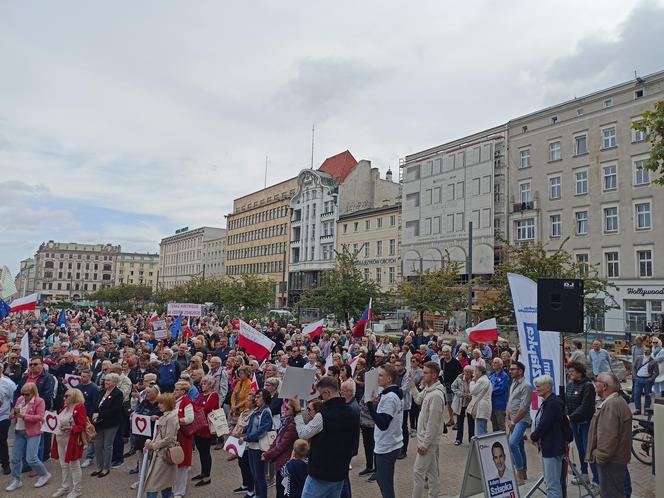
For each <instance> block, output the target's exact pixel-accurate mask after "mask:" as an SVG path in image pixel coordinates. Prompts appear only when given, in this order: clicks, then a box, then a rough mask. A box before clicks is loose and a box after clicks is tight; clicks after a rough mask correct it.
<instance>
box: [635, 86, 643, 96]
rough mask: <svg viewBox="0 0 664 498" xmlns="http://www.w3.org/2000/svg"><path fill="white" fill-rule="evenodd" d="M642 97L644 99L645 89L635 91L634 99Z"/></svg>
mask: <svg viewBox="0 0 664 498" xmlns="http://www.w3.org/2000/svg"><path fill="white" fill-rule="evenodd" d="M641 97H643V88H639V89H638V90H634V99H640V98H641Z"/></svg>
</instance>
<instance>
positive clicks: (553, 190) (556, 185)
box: [549, 176, 561, 200]
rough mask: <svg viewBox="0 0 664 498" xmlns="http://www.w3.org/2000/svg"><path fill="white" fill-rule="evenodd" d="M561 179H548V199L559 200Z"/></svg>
mask: <svg viewBox="0 0 664 498" xmlns="http://www.w3.org/2000/svg"><path fill="white" fill-rule="evenodd" d="M560 193H561V179H560V177H559V176H552V177H551V178H549V199H552V200H553V199H560Z"/></svg>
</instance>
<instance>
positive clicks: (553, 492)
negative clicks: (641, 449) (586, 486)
mask: <svg viewBox="0 0 664 498" xmlns="http://www.w3.org/2000/svg"><path fill="white" fill-rule="evenodd" d="M542 470H543V472H544V482H545V483H546V496H547V498H563V488H562V485H561V483H560V476H561V474H562V471H563V457H562V455H561V456H559V457H542Z"/></svg>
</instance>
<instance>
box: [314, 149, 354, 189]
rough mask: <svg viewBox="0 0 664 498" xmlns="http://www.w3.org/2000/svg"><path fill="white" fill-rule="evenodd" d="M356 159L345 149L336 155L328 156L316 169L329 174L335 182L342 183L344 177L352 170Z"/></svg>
mask: <svg viewBox="0 0 664 498" xmlns="http://www.w3.org/2000/svg"><path fill="white" fill-rule="evenodd" d="M356 164H357V161H356V160H355V158H354V157H353V154H351V153H350V152H348V151H347V150H345V151H343V152H341V153H340V154H337V155H336V156H332V157H328V158H327V159H325V161H323V164H321V167H320V168H318V171H322V172H323V173H327V174H329V175H330V176H331V177H332V178H333V179H334V181H335V182H336V183H342V182H343V181H344V180H345V179H346V177H347V176H348V175H349V174H350V172H351V171H353V168H355V165H356Z"/></svg>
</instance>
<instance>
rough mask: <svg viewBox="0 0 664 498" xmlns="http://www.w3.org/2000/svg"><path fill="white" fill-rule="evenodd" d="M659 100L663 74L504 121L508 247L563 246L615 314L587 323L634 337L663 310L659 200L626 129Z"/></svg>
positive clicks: (644, 145)
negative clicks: (595, 268) (596, 275)
mask: <svg viewBox="0 0 664 498" xmlns="http://www.w3.org/2000/svg"><path fill="white" fill-rule="evenodd" d="M662 98H664V71H662V72H659V73H656V74H652V75H650V76H645V77H642V78H638V79H635V80H632V81H629V82H627V83H624V84H621V85H617V86H614V87H612V88H608V89H605V90H601V91H598V92H595V93H593V94H590V95H586V96H584V97H580V98H576V99H574V100H572V101H568V102H564V103H562V104H559V105H555V106H552V107H549V108H547V109H544V110H541V111H537V112H534V113H532V114H528V115H526V116H522V117H519V118H516V119H513V120H511V121H510V122H509V152H508V156H509V157H508V161H509V186H510V214H509V225H508V227H507V228H508V230H509V233H508V237H509V239H510V240H511V241H512V242H513V243H517V244H520V243H530V242H532V241H542V242H544V243H545V244H547V245H548V247H549V248H550V249H551V250H554V249H556V248H558V247H559V246H560V244H561V243H563V241H565V240H566V239H569V240H567V241H566V243H565V245H564V247H565V249H566V250H567V251H569V252H571V253H573V254H574V256H575V258H576V260H577V261H578V262H579V263H581V264H583V265H586V264H591V265H595V264H596V265H599V269H600V274H601V275H602V276H604V277H606V278H608V279H610V280H611V281H612V282H613V283H614V284H616V286H617V289H616V290H615V294H614V298H615V299H616V301H617V303H618V305H619V306H620V309H614V310H611V311H609V312H608V313H607V314H606V316H605V317H598V318H597V319H596V320H593V327H594V328H596V329H598V330H606V331H610V332H623V331H626V330H627V331H632V332H641V331H643V330H644V328H645V325H646V323H647V322H651V321H654V320H657V319H659V317H660V316H661V313H662V311H664V191H663V190H662V188H661V187H658V186H654V185H653V184H652V179H653V178H652V175H653V174H652V173H650V172H648V171H646V170H644V169H643V164H644V161H645V160H646V159H647V158H648V154H649V150H650V144H649V143H648V142H646V141H645V137H644V136H643V134H642V133H639V132H636V131H634V130H633V129H632V123H634V122H635V121H638V120H639V119H640V118H641V116H642V115H643V113H644V112H645V111H647V110H651V109H653V107H654V105H655V103H656V102H657V101H658V100H661V99H662Z"/></svg>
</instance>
